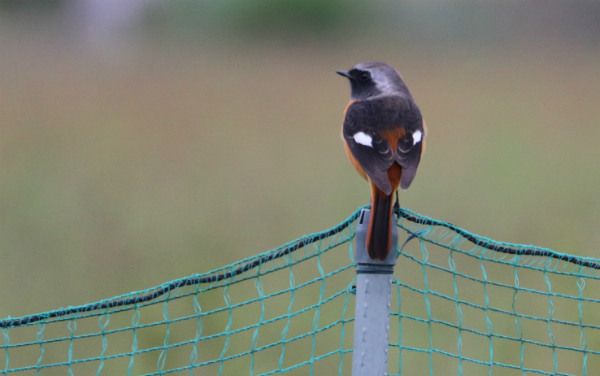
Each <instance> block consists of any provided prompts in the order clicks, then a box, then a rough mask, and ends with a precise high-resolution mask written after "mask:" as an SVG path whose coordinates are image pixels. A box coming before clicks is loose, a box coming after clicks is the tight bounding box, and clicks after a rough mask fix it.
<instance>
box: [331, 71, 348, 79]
mask: <svg viewBox="0 0 600 376" xmlns="http://www.w3.org/2000/svg"><path fill="white" fill-rule="evenodd" d="M335 73H337V74H339V75H340V76H342V77H346V78H347V79H351V78H352V76H350V73H348V71H343V70H339V71H335Z"/></svg>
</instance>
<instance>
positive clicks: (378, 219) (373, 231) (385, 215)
mask: <svg viewBox="0 0 600 376" xmlns="http://www.w3.org/2000/svg"><path fill="white" fill-rule="evenodd" d="M393 201H394V192H392V193H391V194H390V195H389V196H388V195H386V194H385V193H383V192H382V191H380V190H379V189H378V188H377V187H375V186H374V185H372V186H371V216H370V218H369V230H368V232H367V250H368V252H369V256H370V257H371V258H372V259H379V260H385V258H386V257H387V255H388V253H389V251H390V247H391V243H392V206H393V205H392V204H393Z"/></svg>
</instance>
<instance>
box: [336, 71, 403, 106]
mask: <svg viewBox="0 0 600 376" xmlns="http://www.w3.org/2000/svg"><path fill="white" fill-rule="evenodd" d="M336 73H337V74H339V75H340V76H343V77H346V78H347V79H348V80H349V81H350V87H351V90H352V91H351V97H352V98H353V99H366V98H369V97H373V96H376V95H380V94H393V93H398V92H403V91H405V90H406V85H405V84H404V82H403V81H402V78H400V75H399V74H398V72H396V70H395V69H394V68H392V67H391V66H390V65H388V64H386V63H380V62H369V63H360V64H356V65H355V66H353V67H352V68H351V69H349V70H347V71H345V70H342V71H337V72H336Z"/></svg>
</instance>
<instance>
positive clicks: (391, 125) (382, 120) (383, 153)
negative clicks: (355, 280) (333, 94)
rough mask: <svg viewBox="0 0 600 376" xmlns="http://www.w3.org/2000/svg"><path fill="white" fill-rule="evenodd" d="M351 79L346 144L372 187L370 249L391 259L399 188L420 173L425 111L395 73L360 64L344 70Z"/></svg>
mask: <svg viewBox="0 0 600 376" xmlns="http://www.w3.org/2000/svg"><path fill="white" fill-rule="evenodd" d="M337 73H338V74H339V75H341V76H344V77H346V78H348V80H350V86H351V89H352V91H351V95H350V103H348V105H347V106H346V110H345V119H344V124H343V127H342V139H343V140H344V149H345V151H346V155H347V156H348V159H349V160H350V162H352V164H353V165H354V167H355V168H356V170H357V171H358V173H359V174H360V175H362V177H364V178H365V179H366V180H367V181H368V182H369V184H370V186H371V215H370V219H369V227H368V232H367V244H366V246H367V250H368V252H369V256H370V257H371V258H372V259H380V260H385V258H386V257H387V255H388V253H389V252H390V250H391V249H390V248H391V246H392V244H391V241H392V218H393V215H392V207H393V200H394V193H395V192H396V191H397V189H398V186H400V187H401V188H402V189H406V188H408V187H409V186H410V183H411V182H412V181H413V179H414V177H415V174H416V172H417V167H418V166H419V161H420V160H421V152H422V150H423V141H424V138H425V129H424V126H423V119H422V117H421V112H420V111H419V108H418V107H417V105H416V103H415V102H414V100H413V97H412V95H411V94H410V92H409V91H408V87H407V86H406V84H405V83H404V81H403V80H402V78H401V77H400V75H399V74H398V72H396V70H395V69H394V68H392V67H391V66H389V65H387V64H385V63H380V62H372V63H360V64H357V65H355V66H354V67H352V69H350V70H348V71H338V72H337Z"/></svg>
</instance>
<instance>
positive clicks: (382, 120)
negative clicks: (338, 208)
mask: <svg viewBox="0 0 600 376" xmlns="http://www.w3.org/2000/svg"><path fill="white" fill-rule="evenodd" d="M398 127H401V128H404V130H405V132H404V134H405V135H406V136H405V137H404V138H403V139H402V140H400V141H399V143H398V147H397V150H392V148H391V146H390V144H389V143H388V141H387V140H385V139H384V138H383V137H382V136H381V135H382V134H383V133H385V131H389V130H392V129H395V128H398ZM417 130H420V131H421V135H423V126H422V121H421V115H420V112H419V110H418V108H417V106H416V105H415V104H414V102H413V101H412V99H410V98H408V97H403V96H385V97H379V98H373V99H369V100H364V101H358V102H354V103H353V104H352V105H351V106H350V107H349V108H348V110H347V111H346V118H345V120H344V128H343V134H344V139H345V141H346V143H347V144H348V146H349V148H350V151H351V152H352V155H353V156H354V157H355V158H356V160H357V161H358V162H359V163H360V164H361V166H362V167H363V169H364V170H365V173H366V174H367V175H368V176H369V178H370V180H371V181H372V182H373V183H374V184H375V185H376V186H377V187H378V188H379V189H380V190H381V191H383V192H385V193H386V194H387V195H389V194H391V192H392V189H393V187H392V186H391V184H390V181H389V178H388V175H387V171H388V169H389V168H390V167H391V166H392V164H393V163H394V162H397V163H398V164H399V165H400V166H402V177H401V182H400V184H401V186H402V188H407V187H408V186H409V185H410V183H411V181H412V180H413V178H414V176H415V173H416V170H417V167H418V164H419V160H420V158H421V143H422V142H418V143H415V142H414V140H413V138H412V135H413V134H414V132H415V131H417ZM361 132H362V133H361ZM363 134H364V135H366V136H368V137H365V136H363ZM357 135H359V136H357ZM369 139H370V140H371V142H370V145H369V142H368V141H369Z"/></svg>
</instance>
